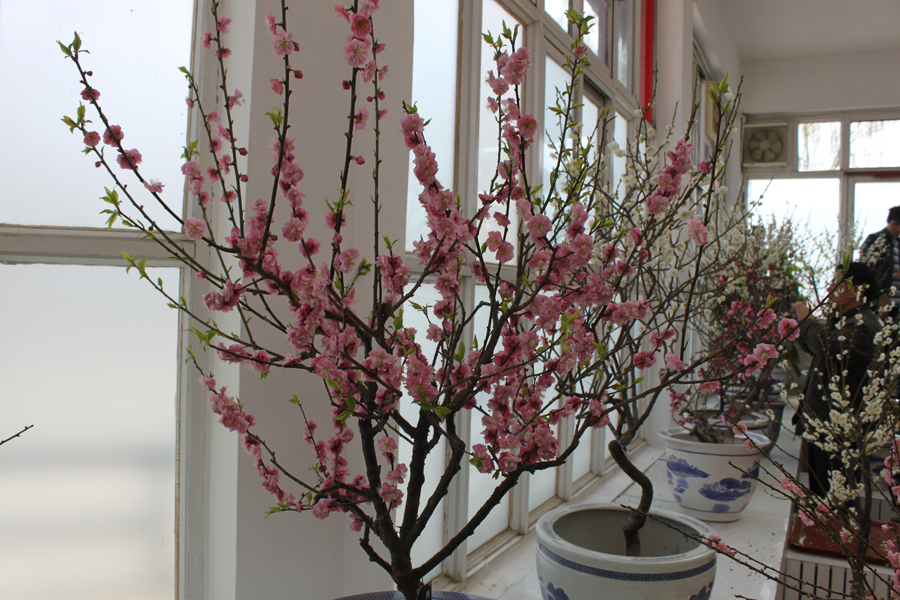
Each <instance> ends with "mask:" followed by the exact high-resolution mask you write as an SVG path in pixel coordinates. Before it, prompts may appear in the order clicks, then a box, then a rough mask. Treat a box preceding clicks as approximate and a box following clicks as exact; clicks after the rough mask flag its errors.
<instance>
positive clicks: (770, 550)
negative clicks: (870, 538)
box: [465, 417, 799, 600]
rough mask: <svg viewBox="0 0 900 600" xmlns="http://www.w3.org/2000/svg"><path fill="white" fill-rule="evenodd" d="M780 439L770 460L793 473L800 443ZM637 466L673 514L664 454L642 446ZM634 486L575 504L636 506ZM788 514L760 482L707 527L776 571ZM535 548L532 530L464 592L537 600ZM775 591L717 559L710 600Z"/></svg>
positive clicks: (610, 486) (611, 486)
mask: <svg viewBox="0 0 900 600" xmlns="http://www.w3.org/2000/svg"><path fill="white" fill-rule="evenodd" d="M788 418H789V417H788ZM788 422H789V421H788ZM782 438H783V439H781V440H779V443H780V444H779V445H780V446H781V449H778V448H776V449H775V450H773V454H772V455H773V458H775V459H776V460H778V461H779V462H781V463H783V464H784V465H785V466H786V467H787V468H788V469H789V470H790V471H792V472H796V467H797V463H796V460H795V459H794V458H793V457H794V456H796V454H797V449H798V448H799V440H798V439H797V438H795V437H794V436H792V435H791V434H790V433H788V432H786V431H782ZM636 462H637V463H639V466H640V467H641V468H643V469H645V472H646V473H647V474H648V475H649V476H650V479H651V481H652V482H653V489H654V501H653V504H654V506H655V507H658V508H665V509H669V510H674V511H678V506H677V504H676V503H675V502H674V501H673V500H672V497H671V495H670V493H669V489H668V483H667V481H666V465H665V452H664V450H663V449H659V448H647V449H645V450H644V451H643V452H642V453H640V454H639V456H638V459H637V460H636ZM762 466H763V468H764V469H771V468H772V463H771V462H770V461H764V462H763V464H762ZM614 477H615V476H614ZM764 477H766V479H765V480H768V481H770V482H772V483H774V484H775V485H776V487H777V486H778V484H777V479H780V475H779V476H778V477H777V479H772V478H771V477H768V476H765V475H764ZM613 479H614V478H613ZM636 488H637V486H636V485H632V486H631V487H628V488H627V489H625V491H624V492H622V493H621V494H618V495H616V496H613V497H610V492H609V490H615V489H618V490H621V489H622V486H621V485H619V486H618V487H617V486H616V481H611V482H608V483H607V485H604V486H603V487H602V488H601V489H600V490H599V491H598V492H596V493H595V494H593V495H592V496H590V497H589V498H583V499H579V503H594V502H597V503H609V502H614V503H616V504H627V505H632V506H634V505H636V504H637V502H638V493H639V492H638V491H637V490H636ZM604 490H606V491H604ZM789 511H790V503H789V502H788V501H787V500H784V499H782V498H780V497H777V495H776V494H773V493H771V491H770V490H769V489H768V488H767V487H766V486H764V485H763V484H762V483H760V484H758V485H757V488H756V491H755V492H754V495H753V499H752V500H751V501H750V504H749V505H748V506H747V508H746V509H745V511H744V514H743V515H742V517H741V518H740V519H739V520H738V521H735V522H733V523H711V524H710V526H711V527H712V528H713V529H714V530H715V531H716V532H717V533H718V534H719V535H720V536H721V537H722V540H723V541H724V542H725V543H727V544H729V545H731V546H733V547H735V548H737V549H740V550H741V551H743V552H746V553H747V554H749V555H751V556H752V557H754V558H756V559H757V560H759V561H761V562H762V563H764V564H766V565H769V566H772V567H776V568H777V567H779V566H780V564H781V554H782V550H783V548H784V540H785V537H786V531H787V525H788V514H789ZM535 550H536V540H535V536H534V532H531V533H530V534H529V535H528V536H526V543H524V544H523V545H522V546H520V547H519V548H518V549H517V550H516V551H514V552H512V553H510V555H509V556H508V557H507V558H506V560H505V561H504V562H503V564H501V565H499V566H498V567H496V568H494V569H493V570H492V571H490V572H488V573H487V574H486V575H484V576H483V577H481V578H480V580H479V581H477V582H474V583H473V584H472V585H470V586H469V587H467V588H466V589H465V591H466V592H469V593H471V594H476V595H480V596H484V597H487V598H498V600H542V599H541V592H540V587H539V586H538V578H537V572H536V570H535V566H534V561H535ZM775 592H776V583H775V582H774V581H770V580H768V579H766V578H765V577H763V576H762V575H759V574H757V573H754V572H753V571H751V570H750V569H748V568H747V567H744V566H743V565H740V564H737V563H735V562H734V561H732V560H729V559H728V558H726V557H723V556H720V558H719V561H718V566H717V572H716V583H715V586H714V588H713V592H712V595H711V597H710V600H726V599H728V600H731V599H733V598H734V597H735V595H736V594H740V595H741V596H745V597H747V598H754V599H758V600H773V599H774V598H775Z"/></svg>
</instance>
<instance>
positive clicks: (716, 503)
mask: <svg viewBox="0 0 900 600" xmlns="http://www.w3.org/2000/svg"><path fill="white" fill-rule="evenodd" d="M661 433H662V435H663V437H665V438H666V477H667V479H668V480H669V489H670V490H671V492H672V495H673V496H674V497H675V501H676V502H678V505H679V507H680V508H681V510H683V511H684V512H685V514H687V515H690V516H692V517H695V518H697V519H702V520H704V521H715V522H726V521H737V520H738V519H739V518H740V517H741V513H742V512H743V510H744V509H745V508H747V505H748V504H749V503H750V499H751V498H752V497H753V490H755V489H756V479H755V478H754V477H752V476H755V475H757V474H758V473H759V456H760V453H759V450H756V449H752V450H751V449H749V448H747V446H746V445H745V444H744V437H743V436H740V437H735V438H733V439H731V440H729V442H730V443H725V444H708V443H704V442H699V441H696V440H692V439H690V433H689V432H688V431H687V430H685V429H682V428H680V427H678V428H674V429H666V430H664V431H662V432H661ZM747 436H748V437H750V438H752V439H753V441H754V442H755V443H756V445H757V446H758V447H763V446H765V445H767V444H769V439H768V438H767V437H765V436H764V435H760V434H757V433H750V432H748V433H747ZM729 463H730V464H729ZM732 465H734V466H732ZM735 467H737V468H735ZM742 470H743V471H744V472H743V473H742V472H741V471H742ZM745 473H749V475H747V474H745ZM751 475H752V476H751Z"/></svg>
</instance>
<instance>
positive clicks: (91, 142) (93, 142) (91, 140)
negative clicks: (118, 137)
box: [84, 131, 100, 148]
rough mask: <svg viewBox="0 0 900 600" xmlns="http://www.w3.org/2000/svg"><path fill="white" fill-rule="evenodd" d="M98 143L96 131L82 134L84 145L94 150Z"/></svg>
mask: <svg viewBox="0 0 900 600" xmlns="http://www.w3.org/2000/svg"><path fill="white" fill-rule="evenodd" d="M99 143H100V134H99V133H97V132H96V131H88V132H87V133H86V134H84V145H85V146H90V147H91V148H94V147H96V146H97V144H99Z"/></svg>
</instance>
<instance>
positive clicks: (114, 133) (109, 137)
mask: <svg viewBox="0 0 900 600" xmlns="http://www.w3.org/2000/svg"><path fill="white" fill-rule="evenodd" d="M124 138H125V134H124V133H122V128H121V127H119V126H118V125H110V126H109V129H107V130H106V131H104V132H103V143H104V144H106V145H107V146H115V145H116V140H118V141H120V142H121V141H122V140H123V139H124Z"/></svg>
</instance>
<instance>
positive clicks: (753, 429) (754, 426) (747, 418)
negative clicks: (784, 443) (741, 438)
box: [713, 412, 780, 455]
mask: <svg viewBox="0 0 900 600" xmlns="http://www.w3.org/2000/svg"><path fill="white" fill-rule="evenodd" d="M741 422H742V423H744V425H746V426H747V431H749V432H750V433H756V434H759V435H762V436H765V437H766V438H767V439H766V443H765V444H764V445H762V446H760V450H761V451H762V453H763V454H766V455H768V454H769V451H770V450H771V449H772V448H773V447H774V446H775V443H774V442H773V441H772V438H771V437H769V435H768V433H767V432H768V431H769V430H770V429H771V428H772V419H770V418H769V417H768V416H766V415H764V414H763V413H756V412H755V413H750V414H746V415H744V416H742V417H741ZM776 427H778V428H779V429H780V426H777V425H776ZM713 428H714V429H722V430H726V429H731V426H730V425H727V424H725V423H716V424H715V425H713Z"/></svg>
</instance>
